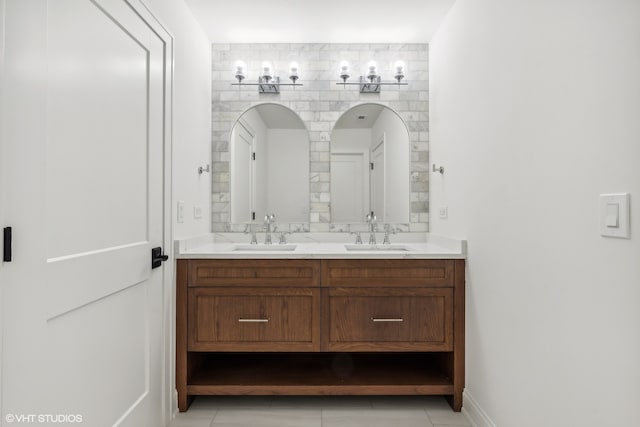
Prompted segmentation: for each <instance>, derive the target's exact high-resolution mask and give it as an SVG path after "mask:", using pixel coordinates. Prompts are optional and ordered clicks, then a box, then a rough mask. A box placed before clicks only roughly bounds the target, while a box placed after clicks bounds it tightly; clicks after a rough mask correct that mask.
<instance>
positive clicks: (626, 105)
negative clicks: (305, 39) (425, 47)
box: [430, 0, 640, 427]
mask: <svg viewBox="0 0 640 427" xmlns="http://www.w3.org/2000/svg"><path fill="white" fill-rule="evenodd" d="M639 22H640V2H638V1H627V0H609V1H602V0H580V1H578V0H573V1H569V0H566V1H557V0H556V1H550V0H545V1H536V2H534V1H528V2H524V1H510V0H481V1H480V0H458V1H457V2H456V4H455V5H454V7H453V9H452V10H451V12H450V14H449V16H448V18H447V19H446V21H445V22H444V24H443V25H442V27H441V28H440V30H439V31H438V32H437V34H436V36H435V38H434V40H433V41H432V43H431V45H430V53H431V54H430V120H431V123H430V125H431V146H430V148H431V162H432V163H433V162H435V163H436V164H438V165H440V164H442V165H443V166H444V167H445V173H444V175H442V176H441V175H440V174H431V185H430V192H431V207H432V209H431V211H432V212H434V211H436V209H437V208H438V207H439V206H443V205H448V207H449V219H448V220H440V219H438V218H437V215H431V231H432V232H435V233H439V234H448V235H454V236H458V237H464V238H467V239H468V241H469V258H468V271H467V292H468V294H467V295H468V299H467V322H466V325H467V387H466V393H467V395H466V397H465V398H466V399H467V400H466V401H465V407H466V408H470V407H472V406H473V405H471V403H473V401H475V402H476V403H477V404H478V405H479V407H480V408H481V409H483V410H484V411H485V412H486V414H488V416H489V418H490V419H492V420H493V422H494V423H495V425H497V426H501V427H512V426H517V427H527V426H541V425H544V426H547V427H552V426H568V425H571V426H581V427H589V426H594V427H595V426H614V425H624V426H632V425H634V426H637V425H640V405H639V404H638V402H640V363H638V361H640V332H639V331H638V327H639V325H640V309H639V307H640V306H639V302H640V262H639V260H640V234H639V233H640V232H639V231H638V229H639V228H640V202H639V201H640V119H639V118H640V77H639V76H640V25H639ZM623 191H624V192H631V195H632V196H631V200H632V206H631V222H632V233H633V236H632V239H631V240H619V239H611V238H603V237H601V236H600V235H599V230H598V209H597V206H598V194H600V193H607V192H623ZM469 396H471V397H472V399H473V401H472V400H470V399H468V398H469Z"/></svg>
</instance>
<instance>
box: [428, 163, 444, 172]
mask: <svg viewBox="0 0 640 427" xmlns="http://www.w3.org/2000/svg"><path fill="white" fill-rule="evenodd" d="M431 170H432V171H433V172H440V173H442V174H443V173H444V166H440V167H436V164H435V163H434V164H433V167H432V168H431Z"/></svg>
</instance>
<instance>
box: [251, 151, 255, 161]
mask: <svg viewBox="0 0 640 427" xmlns="http://www.w3.org/2000/svg"><path fill="white" fill-rule="evenodd" d="M255 159H256V152H255V151H254V152H253V153H251V160H255Z"/></svg>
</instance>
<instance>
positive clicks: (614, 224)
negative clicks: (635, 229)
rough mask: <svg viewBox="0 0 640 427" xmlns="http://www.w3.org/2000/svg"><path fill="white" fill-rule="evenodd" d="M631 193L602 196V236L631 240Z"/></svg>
mask: <svg viewBox="0 0 640 427" xmlns="http://www.w3.org/2000/svg"><path fill="white" fill-rule="evenodd" d="M629 200H630V196H629V193H613V194H601V195H600V234H601V235H603V236H605V237H618V238H622V239H630V238H631V227H630V223H629V218H630V211H629V209H630V203H629Z"/></svg>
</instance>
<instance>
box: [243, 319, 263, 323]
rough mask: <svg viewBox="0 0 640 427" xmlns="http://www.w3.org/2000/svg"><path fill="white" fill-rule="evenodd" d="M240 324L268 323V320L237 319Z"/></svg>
mask: <svg viewBox="0 0 640 427" xmlns="http://www.w3.org/2000/svg"><path fill="white" fill-rule="evenodd" d="M238 322H240V323H269V319H238Z"/></svg>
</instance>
